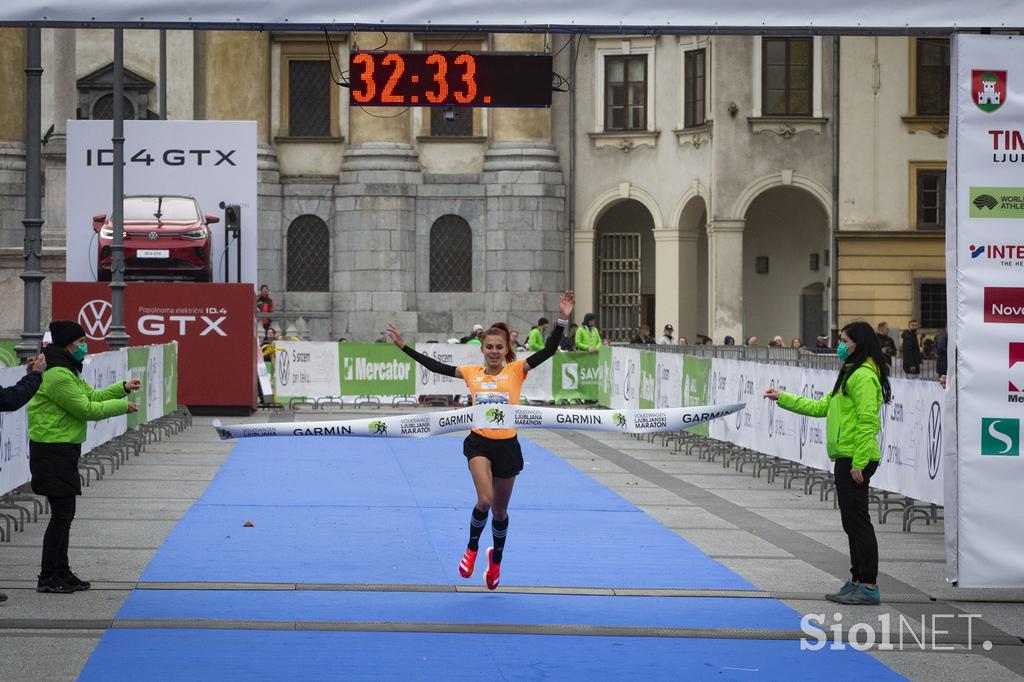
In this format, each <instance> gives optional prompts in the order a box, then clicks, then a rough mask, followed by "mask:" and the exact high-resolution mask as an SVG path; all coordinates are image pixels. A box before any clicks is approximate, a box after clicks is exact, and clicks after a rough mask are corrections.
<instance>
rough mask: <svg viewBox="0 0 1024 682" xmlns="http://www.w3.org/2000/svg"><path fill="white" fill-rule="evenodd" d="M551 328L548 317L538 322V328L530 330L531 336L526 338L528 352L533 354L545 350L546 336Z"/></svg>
mask: <svg viewBox="0 0 1024 682" xmlns="http://www.w3.org/2000/svg"><path fill="white" fill-rule="evenodd" d="M550 326H551V323H550V322H548V318H546V317H542V318H540V319H539V320H537V326H536V327H534V328H533V329H531V330H530V335H529V336H528V337H527V338H526V350H528V351H530V352H531V353H536V352H537V351H542V350H544V335H545V334H547V333H548V327H550Z"/></svg>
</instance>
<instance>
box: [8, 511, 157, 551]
mask: <svg viewBox="0 0 1024 682" xmlns="http://www.w3.org/2000/svg"><path fill="white" fill-rule="evenodd" d="M176 524H177V520H175V519H170V520H167V521H141V520H138V519H118V520H104V521H94V520H82V519H75V521H74V523H73V524H72V526H71V544H70V547H71V549H72V550H74V549H76V548H78V547H95V546H106V547H145V548H150V549H156V548H157V547H159V546H160V544H161V543H163V541H164V538H166V537H167V534H168V533H170V532H171V529H173V528H174V526H175V525H176ZM9 546H10V547H24V546H34V547H41V546H42V535H41V534H39V533H28V532H27V531H26V532H25V533H18V534H17V535H15V536H14V538H13V539H12V542H11V544H10V545H9ZM0 551H3V550H0Z"/></svg>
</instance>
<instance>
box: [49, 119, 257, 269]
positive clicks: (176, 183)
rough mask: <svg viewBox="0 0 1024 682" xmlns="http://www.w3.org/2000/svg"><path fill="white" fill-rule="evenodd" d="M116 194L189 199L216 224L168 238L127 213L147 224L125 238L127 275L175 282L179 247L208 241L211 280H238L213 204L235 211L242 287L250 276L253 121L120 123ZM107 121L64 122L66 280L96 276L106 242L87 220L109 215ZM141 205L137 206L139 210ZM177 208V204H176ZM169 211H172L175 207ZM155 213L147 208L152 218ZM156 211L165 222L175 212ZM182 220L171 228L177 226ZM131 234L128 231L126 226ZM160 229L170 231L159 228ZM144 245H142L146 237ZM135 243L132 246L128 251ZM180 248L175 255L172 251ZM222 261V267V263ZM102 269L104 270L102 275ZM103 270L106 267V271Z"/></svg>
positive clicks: (180, 254)
mask: <svg viewBox="0 0 1024 682" xmlns="http://www.w3.org/2000/svg"><path fill="white" fill-rule="evenodd" d="M124 131H125V143H124V161H125V173H124V192H125V195H126V196H129V197H130V196H146V197H158V196H163V197H169V196H185V197H193V198H194V199H195V200H196V203H197V204H198V206H199V210H198V213H200V214H212V215H216V216H218V217H219V219H220V222H218V223H216V224H211V225H209V229H208V230H207V232H208V235H209V236H208V238H200V237H197V236H196V235H198V234H201V232H202V230H201V229H198V228H197V229H198V231H193V232H191V233H190V236H182V237H175V238H173V239H171V238H169V237H166V238H165V236H164V233H162V232H159V230H160V229H164V228H157V225H156V222H157V218H156V217H155V216H150V215H149V213H148V209H147V212H146V215H135V213H137V212H138V211H136V210H135V209H132V212H133V215H132V216H128V215H126V218H130V217H135V218H142V219H145V221H148V220H149V219H150V218H151V219H152V221H153V229H151V230H145V228H146V227H147V225H146V222H138V221H134V222H135V225H136V226H137V228H138V229H139V230H140V231H145V236H140V237H137V238H132V239H129V240H127V241H126V247H129V248H130V251H129V252H127V253H126V257H129V258H131V259H132V260H131V261H129V274H131V270H132V268H133V263H135V264H136V265H135V267H138V268H140V269H141V268H146V269H147V270H149V271H151V272H152V273H153V276H155V277H160V278H171V277H177V276H178V274H174V273H181V272H182V271H183V266H182V264H181V263H180V261H181V260H182V259H183V258H184V256H183V254H185V250H187V249H195V248H201V247H202V246H203V245H204V244H205V243H206V242H207V239H208V240H209V244H210V249H209V254H210V256H209V262H210V268H211V269H212V277H213V281H215V282H223V281H225V280H224V273H225V268H228V270H229V274H230V281H232V282H235V281H238V260H237V258H238V255H237V253H238V246H239V245H238V243H237V242H236V241H232V243H231V245H230V248H228V249H227V250H225V228H226V227H227V225H226V221H225V215H224V210H223V209H221V208H220V203H221V202H224V203H225V204H237V205H238V206H240V207H241V232H242V235H241V251H242V253H241V255H242V258H241V261H242V279H241V281H242V282H252V283H255V282H256V279H257V276H256V245H257V215H256V123H255V122H253V121H125V124H124ZM111 135H112V124H111V122H110V121H68V155H67V216H66V219H67V253H68V258H67V279H68V281H72V282H95V281H97V279H98V274H99V272H100V269H101V268H100V262H99V260H98V257H99V254H100V249H101V247H102V246H104V245H106V244H107V243H108V242H109V238H108V237H107V236H105V234H104V231H103V230H99V231H97V230H95V229H94V223H93V217H94V216H96V215H97V214H101V213H103V214H107V215H108V216H110V215H111V208H112V207H111V194H112V182H113V178H112V175H113V174H112V172H111V171H112V168H113V149H112V145H111V142H110V138H111ZM146 205H147V204H142V205H140V209H139V210H142V207H144V206H146ZM176 206H177V205H176ZM175 210H177V209H175ZM156 212H157V211H154V213H156ZM161 213H162V218H163V219H164V220H166V221H171V220H173V219H174V218H176V217H181V216H180V215H178V214H169V213H170V212H168V213H167V214H165V213H163V212H161ZM181 224H182V223H179V225H181ZM133 229H134V228H133ZM167 229H171V228H170V227H167ZM154 235H158V241H153V246H152V247H151V248H146V246H147V242H149V241H151V240H154V239H155V238H154ZM136 245H138V246H137V248H136ZM179 249H180V251H179ZM228 259H230V265H228ZM108 268H109V265H107V266H104V268H103V269H104V270H107V269H108ZM108 271H109V270H108Z"/></svg>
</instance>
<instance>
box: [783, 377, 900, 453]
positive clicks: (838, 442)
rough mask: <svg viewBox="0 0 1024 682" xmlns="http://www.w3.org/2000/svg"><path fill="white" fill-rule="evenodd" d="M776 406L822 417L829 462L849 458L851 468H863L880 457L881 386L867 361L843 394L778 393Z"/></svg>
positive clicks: (851, 379)
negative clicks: (808, 396) (820, 396)
mask: <svg viewBox="0 0 1024 682" xmlns="http://www.w3.org/2000/svg"><path fill="white" fill-rule="evenodd" d="M779 407H781V408H782V409H784V410H789V411H790V412H796V413H797V414H803V415H806V416H808V417H825V429H826V433H827V436H826V439H825V448H826V450H827V451H828V457H829V459H831V460H836V459H838V458H840V457H849V458H851V459H853V464H852V467H853V468H854V469H863V468H864V467H866V466H867V465H868V462H877V461H878V460H880V459H881V458H882V453H881V451H880V450H879V447H878V431H879V429H880V428H881V423H880V422H879V417H878V412H879V410H880V409H881V407H882V384H881V382H880V381H879V378H878V367H876V366H875V363H874V361H873V360H871V359H870V358H868V359H867V360H866V361H865V362H864V363H863V364H862V365H861V366H860V367H858V368H857V369H856V370H855V371H854V372H853V374H851V375H850V376H849V377H848V378H847V379H846V389H845V392H844V391H843V390H840V391H839V392H838V393H836V395H832V393H831V392H830V393H826V394H825V396H824V397H822V398H821V399H820V400H811V399H810V398H804V397H802V396H798V395H795V394H793V393H786V392H781V393H779Z"/></svg>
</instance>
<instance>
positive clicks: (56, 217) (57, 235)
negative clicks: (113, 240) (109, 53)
mask: <svg viewBox="0 0 1024 682" xmlns="http://www.w3.org/2000/svg"><path fill="white" fill-rule="evenodd" d="M50 33H51V34H52V37H53V73H52V74H50V77H49V78H50V87H52V88H53V133H52V134H51V135H50V139H49V140H47V142H46V146H45V147H43V173H44V175H45V177H46V196H45V198H44V204H43V211H44V215H45V216H46V222H45V223H44V224H43V245H44V246H49V247H58V248H64V246H65V244H66V243H67V226H66V221H67V152H68V125H67V122H68V120H73V119H75V118H76V116H77V109H78V88H76V87H75V84H76V83H77V81H78V73H77V69H76V59H75V49H76V42H77V41H76V38H75V35H76V34H75V30H74V29H66V28H61V29H53V30H51V31H50ZM44 125H45V124H44Z"/></svg>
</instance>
